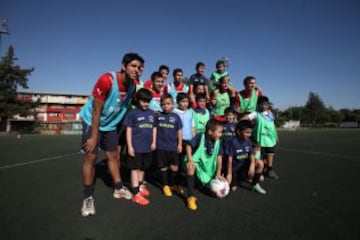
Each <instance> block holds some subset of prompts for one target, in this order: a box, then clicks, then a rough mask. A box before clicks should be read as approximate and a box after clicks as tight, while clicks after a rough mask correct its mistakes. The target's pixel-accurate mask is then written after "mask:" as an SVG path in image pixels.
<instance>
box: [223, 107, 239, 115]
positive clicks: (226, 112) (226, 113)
mask: <svg viewBox="0 0 360 240" xmlns="http://www.w3.org/2000/svg"><path fill="white" fill-rule="evenodd" d="M229 113H232V114H234V115H235V114H236V111H235V110H234V109H233V108H232V107H227V108H225V110H224V115H228V114H229Z"/></svg>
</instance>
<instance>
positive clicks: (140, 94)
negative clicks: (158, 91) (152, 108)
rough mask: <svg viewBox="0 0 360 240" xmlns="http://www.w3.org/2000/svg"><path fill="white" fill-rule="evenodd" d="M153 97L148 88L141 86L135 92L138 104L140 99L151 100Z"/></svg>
mask: <svg viewBox="0 0 360 240" xmlns="http://www.w3.org/2000/svg"><path fill="white" fill-rule="evenodd" d="M152 98H153V95H152V93H151V92H150V90H149V89H146V88H140V89H139V90H138V91H137V92H136V94H135V100H136V101H135V102H136V104H138V103H139V101H140V100H141V101H143V102H150V101H151V99H152Z"/></svg>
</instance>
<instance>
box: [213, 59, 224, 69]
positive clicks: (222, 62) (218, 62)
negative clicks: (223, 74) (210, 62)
mask: <svg viewBox="0 0 360 240" xmlns="http://www.w3.org/2000/svg"><path fill="white" fill-rule="evenodd" d="M220 65H225V61H224V60H218V61H217V62H216V65H215V66H216V67H217V68H218V67H219V66H220Z"/></svg>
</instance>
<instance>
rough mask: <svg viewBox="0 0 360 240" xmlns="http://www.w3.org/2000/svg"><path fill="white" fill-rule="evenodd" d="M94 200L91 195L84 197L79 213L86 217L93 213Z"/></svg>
mask: <svg viewBox="0 0 360 240" xmlns="http://www.w3.org/2000/svg"><path fill="white" fill-rule="evenodd" d="M94 202H95V200H94V198H93V197H88V198H85V199H84V201H83V205H82V208H81V215H83V216H84V217H87V216H89V215H95V204H94Z"/></svg>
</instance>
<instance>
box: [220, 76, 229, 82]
mask: <svg viewBox="0 0 360 240" xmlns="http://www.w3.org/2000/svg"><path fill="white" fill-rule="evenodd" d="M227 78H229V76H228V75H225V76H222V77H220V78H219V83H222V82H223V81H225V79H227ZM229 81H230V78H229Z"/></svg>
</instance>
